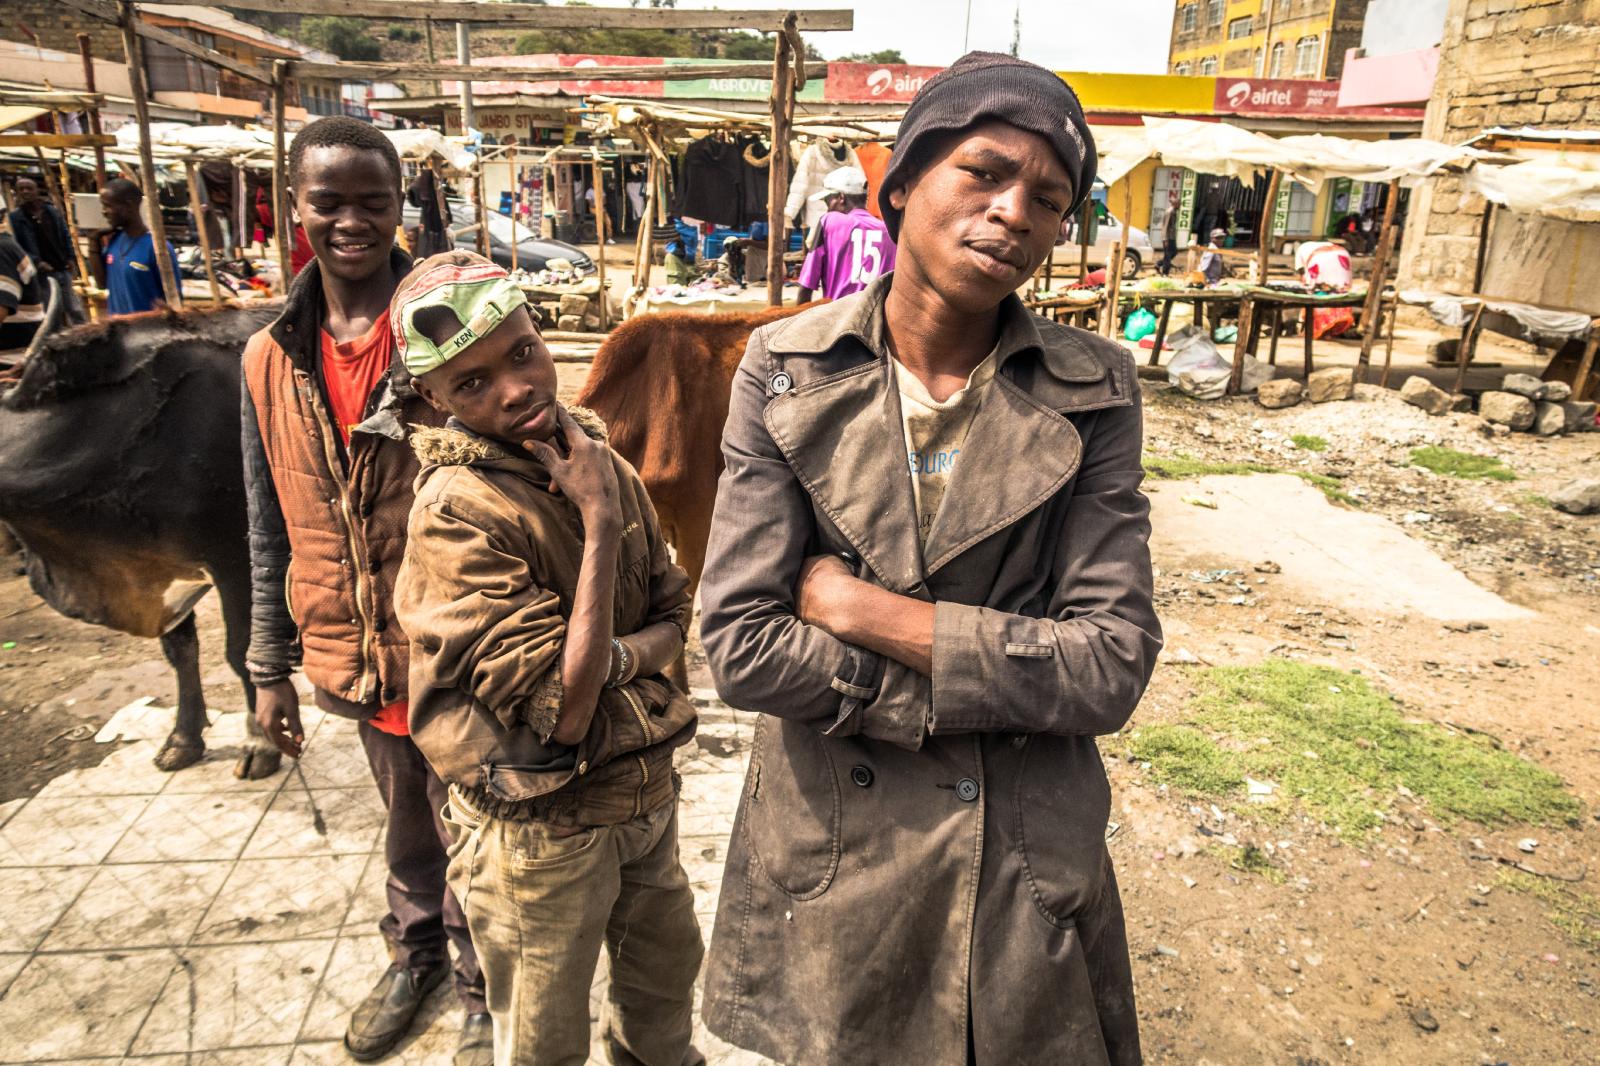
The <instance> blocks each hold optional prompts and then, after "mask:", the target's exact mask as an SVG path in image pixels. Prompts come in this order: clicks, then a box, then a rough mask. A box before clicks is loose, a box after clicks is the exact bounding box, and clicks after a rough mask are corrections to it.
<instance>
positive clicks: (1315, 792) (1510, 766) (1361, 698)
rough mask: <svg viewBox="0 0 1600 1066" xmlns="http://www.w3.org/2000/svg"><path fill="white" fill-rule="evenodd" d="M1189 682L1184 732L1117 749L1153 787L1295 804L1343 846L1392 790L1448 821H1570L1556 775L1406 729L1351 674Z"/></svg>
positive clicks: (1215, 673) (1133, 738)
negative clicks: (1253, 792)
mask: <svg viewBox="0 0 1600 1066" xmlns="http://www.w3.org/2000/svg"><path fill="white" fill-rule="evenodd" d="M1197 677H1198V682H1199V688H1198V691H1197V692H1196V694H1195V697H1194V699H1193V700H1192V701H1191V711H1192V713H1191V715H1190V717H1189V720H1188V721H1186V722H1181V723H1173V724H1160V725H1150V726H1143V727H1140V728H1138V729H1136V730H1134V731H1132V732H1131V733H1129V734H1128V735H1127V739H1126V743H1127V746H1128V750H1129V752H1130V753H1131V754H1132V755H1133V756H1134V757H1135V758H1137V759H1140V760H1142V761H1145V762H1148V763H1149V764H1150V773H1151V775H1152V776H1153V777H1154V778H1155V779H1156V780H1157V781H1160V782H1164V783H1166V784H1168V785H1171V786H1172V787H1174V788H1177V789H1180V790H1182V791H1184V792H1188V793H1193V794H1198V795H1205V796H1210V797H1216V798H1218V800H1219V802H1227V803H1228V804H1230V805H1232V806H1234V807H1236V808H1238V809H1241V810H1250V811H1252V812H1258V813H1260V814H1261V815H1263V816H1264V817H1267V818H1274V817H1285V816H1287V815H1288V814H1290V813H1291V809H1292V808H1293V807H1294V806H1295V805H1296V804H1298V806H1299V808H1300V809H1302V810H1304V811H1305V812H1306V813H1307V814H1310V815H1311V816H1312V817H1315V818H1317V819H1318V820H1320V821H1322V822H1324V823H1325V824H1327V825H1328V826H1329V827H1330V828H1332V829H1333V830H1334V831H1335V832H1337V833H1338V834H1339V835H1340V836H1342V837H1345V838H1346V839H1350V840H1361V839H1363V838H1365V837H1367V836H1369V835H1370V834H1371V833H1372V832H1373V830H1375V829H1376V828H1377V827H1378V826H1379V825H1381V824H1382V822H1383V820H1384V817H1385V816H1386V815H1387V813H1388V811H1389V810H1390V808H1391V807H1392V806H1393V804H1394V800H1395V797H1396V796H1398V795H1399V794H1400V789H1401V788H1402V787H1403V788H1405V789H1406V790H1408V791H1409V792H1411V793H1412V795H1414V796H1415V797H1416V799H1417V801H1418V802H1420V803H1422V804H1423V805H1425V806H1426V807H1427V809H1428V811H1429V812H1430V813H1431V814H1432V815H1433V816H1434V817H1436V818H1438V819H1440V820H1441V821H1446V822H1448V821H1452V820H1454V819H1457V818H1465V819H1469V820H1471V821H1474V822H1479V823H1482V824H1484V825H1501V824H1505V823H1509V822H1521V823H1534V824H1540V825H1549V824H1553V823H1557V822H1565V821H1568V820H1570V819H1571V818H1574V817H1576V816H1577V814H1578V810H1579V805H1578V801H1577V800H1576V799H1575V798H1574V797H1573V796H1572V795H1570V794H1569V793H1568V792H1567V791H1566V790H1565V788H1564V787H1563V786H1562V784H1561V779H1560V778H1558V777H1557V776H1556V775H1555V774H1553V773H1551V772H1550V771H1548V770H1545V769H1543V768H1541V767H1539V766H1536V765H1534V764H1533V763H1531V762H1528V761H1526V760H1524V759H1522V758H1520V757H1518V756H1516V755H1513V754H1511V753H1510V752H1506V751H1501V750H1498V749H1496V748H1494V747H1493V746H1492V745H1491V744H1490V743H1489V742H1487V741H1484V740H1481V739H1480V738H1477V737H1470V736H1460V735H1455V734H1452V733H1450V732H1449V731H1447V730H1445V729H1444V728H1442V727H1440V726H1436V725H1432V724H1427V723H1411V722H1407V721H1405V720H1404V719H1403V718H1401V716H1400V711H1399V708H1398V707H1397V706H1396V704H1395V701H1394V700H1393V698H1392V697H1390V696H1389V695H1388V693H1386V692H1384V691H1382V690H1381V689H1379V688H1376V687H1375V686H1373V685H1372V684H1370V683H1369V682H1368V681H1367V680H1366V679H1364V678H1362V677H1360V676H1359V675H1356V674H1349V673H1345V672H1343V671H1340V670H1334V669H1332V668H1330V667H1325V666H1313V665H1309V664H1306V663H1295V662H1288V661H1284V660H1270V661H1267V662H1264V663H1261V664H1259V665H1256V666H1248V667H1234V666H1230V667H1212V668H1210V669H1206V670H1203V671H1200V672H1199V673H1198V674H1197ZM1307 752H1310V753H1312V754H1310V755H1308V754H1306V753H1307ZM1246 777H1249V778H1253V779H1255V780H1257V781H1269V782H1272V783H1274V784H1275V785H1276V786H1277V790H1276V792H1275V794H1274V796H1273V802H1271V803H1269V804H1259V805H1258V804H1251V803H1249V802H1248V801H1247V798H1246V783H1245V778H1246Z"/></svg>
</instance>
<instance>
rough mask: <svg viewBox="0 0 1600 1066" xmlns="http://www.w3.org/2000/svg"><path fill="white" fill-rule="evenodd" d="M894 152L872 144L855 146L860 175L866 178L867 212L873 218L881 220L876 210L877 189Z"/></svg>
mask: <svg viewBox="0 0 1600 1066" xmlns="http://www.w3.org/2000/svg"><path fill="white" fill-rule="evenodd" d="M893 154H894V152H893V151H892V150H891V149H890V148H889V147H888V146H887V145H882V144H877V143H874V142H871V141H869V142H867V143H866V144H858V145H856V159H857V160H858V161H859V162H860V166H861V173H863V174H865V175H866V176H867V211H868V212H869V213H871V215H872V217H873V218H876V219H882V218H883V212H882V211H881V210H880V209H879V208H878V187H879V186H881V185H882V184H883V172H884V171H885V170H888V169H889V157H890V156H891V155H893Z"/></svg>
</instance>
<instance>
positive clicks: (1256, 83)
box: [1214, 78, 1422, 119]
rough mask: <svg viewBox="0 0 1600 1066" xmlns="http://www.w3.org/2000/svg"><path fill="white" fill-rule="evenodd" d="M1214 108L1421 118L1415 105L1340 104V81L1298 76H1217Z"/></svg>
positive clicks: (1229, 111)
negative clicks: (1358, 105)
mask: <svg viewBox="0 0 1600 1066" xmlns="http://www.w3.org/2000/svg"><path fill="white" fill-rule="evenodd" d="M1214 107H1215V110H1216V111H1217V112H1218V113H1219V114H1234V115H1310V116H1319V117H1321V116H1326V117H1333V116H1340V117H1353V118H1403V119H1420V118H1421V117H1422V110H1421V109H1420V108H1414V107H1340V106H1339V83H1338V82H1336V81H1309V80H1302V79H1298V78H1218V79H1217V89H1216V100H1215V103H1214Z"/></svg>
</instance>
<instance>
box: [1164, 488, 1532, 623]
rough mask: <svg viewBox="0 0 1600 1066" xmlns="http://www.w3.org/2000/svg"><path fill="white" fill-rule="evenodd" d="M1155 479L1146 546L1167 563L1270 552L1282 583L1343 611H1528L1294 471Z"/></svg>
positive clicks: (1502, 615) (1462, 615) (1504, 614)
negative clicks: (1194, 500) (1198, 502)
mask: <svg viewBox="0 0 1600 1066" xmlns="http://www.w3.org/2000/svg"><path fill="white" fill-rule="evenodd" d="M1154 487H1155V488H1156V489H1157V491H1156V492H1154V493H1152V494H1151V497H1150V500H1151V507H1152V514H1151V521H1152V523H1153V525H1154V527H1155V531H1154V536H1153V538H1152V541H1151V550H1152V552H1153V553H1154V556H1155V561H1156V565H1157V566H1160V567H1162V568H1163V569H1167V570H1176V569H1181V568H1187V567H1197V566H1215V565H1217V564H1218V563H1219V562H1221V563H1223V564H1225V565H1230V566H1235V567H1239V568H1241V569H1248V568H1249V567H1250V566H1251V565H1252V564H1254V563H1259V562H1263V561H1265V560H1269V559H1270V560H1271V561H1273V562H1275V563H1278V564H1279V565H1281V566H1282V567H1283V575H1282V576H1281V577H1280V578H1278V579H1277V580H1278V584H1279V587H1280V588H1294V589H1297V590H1299V591H1300V592H1302V593H1303V594H1304V595H1305V596H1306V597H1307V599H1308V600H1310V601H1313V602H1317V603H1328V604H1334V605H1337V606H1340V607H1344V608H1346V609H1348V610H1359V611H1362V612H1366V613H1371V612H1379V613H1385V614H1422V615H1426V616H1427V617H1430V618H1437V619H1439V620H1441V621H1490V620H1498V619H1513V618H1531V617H1533V612H1532V611H1529V610H1527V609H1525V608H1523V607H1518V606H1517V605H1516V604H1513V603H1509V602H1507V601H1506V600H1504V599H1502V598H1501V597H1499V596H1497V595H1495V594H1494V593H1492V592H1489V591H1488V590H1486V589H1484V588H1482V587H1480V586H1478V585H1476V584H1474V583H1473V582H1472V581H1471V580H1470V579H1468V578H1467V576H1466V575H1465V574H1463V573H1461V571H1459V570H1457V569H1456V568H1455V567H1453V566H1451V565H1450V564H1449V563H1447V562H1445V561H1444V560H1443V559H1441V558H1439V556H1438V555H1436V554H1435V553H1434V552H1433V550H1432V549H1431V548H1429V547H1428V546H1427V545H1426V544H1424V543H1422V542H1421V541H1417V540H1413V539H1412V538H1411V537H1408V536H1407V535H1406V534H1405V533H1404V532H1403V531H1402V530H1401V528H1400V527H1399V526H1397V525H1395V524H1394V523H1393V522H1391V521H1389V519H1387V518H1384V517H1383V516H1381V515H1374V514H1365V513H1363V512H1361V511H1357V510H1352V509H1350V508H1345V507H1336V506H1334V505H1333V504H1331V503H1329V502H1328V500H1327V498H1326V497H1325V496H1323V495H1322V493H1321V491H1319V490H1318V489H1316V488H1313V487H1312V486H1310V485H1308V484H1306V483H1305V482H1304V481H1301V480H1300V479H1299V478H1297V477H1292V476H1289V475H1287V474H1248V475H1229V476H1214V477H1204V478H1199V479H1197V480H1194V481H1167V482H1160V483H1158V484H1157V485H1155V486H1154ZM1185 497H1199V498H1201V499H1204V500H1205V501H1206V502H1207V503H1208V504H1214V505H1215V509H1212V508H1210V507H1197V506H1195V505H1194V504H1191V503H1186V502H1184V498H1185Z"/></svg>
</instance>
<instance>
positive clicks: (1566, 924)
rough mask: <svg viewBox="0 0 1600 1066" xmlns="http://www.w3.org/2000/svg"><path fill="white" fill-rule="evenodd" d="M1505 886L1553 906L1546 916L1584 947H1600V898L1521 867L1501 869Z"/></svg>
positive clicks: (1502, 883)
mask: <svg viewBox="0 0 1600 1066" xmlns="http://www.w3.org/2000/svg"><path fill="white" fill-rule="evenodd" d="M1499 883H1500V887H1501V888H1505V889H1508V890H1509V891H1512V892H1520V893H1522V894H1523V895H1527V896H1532V897H1533V898H1535V899H1537V900H1538V901H1539V902H1541V903H1543V904H1544V905H1545V906H1546V907H1548V908H1549V910H1547V911H1545V912H1544V916H1545V919H1546V920H1547V921H1549V923H1550V924H1551V925H1553V926H1555V927H1556V928H1557V929H1559V930H1561V932H1562V933H1563V934H1565V936H1566V938H1567V939H1568V940H1570V941H1572V942H1573V943H1574V944H1577V945H1578V946H1579V947H1581V948H1585V949H1587V950H1589V951H1600V899H1596V898H1595V897H1594V896H1592V895H1590V894H1589V893H1588V892H1584V891H1581V890H1579V889H1576V888H1573V887H1572V886H1571V885H1567V884H1562V883H1560V882H1558V881H1551V880H1548V879H1546V878H1543V877H1535V876H1534V875H1533V874H1527V873H1523V872H1522V871H1521V870H1501V871H1500V877H1499Z"/></svg>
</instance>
